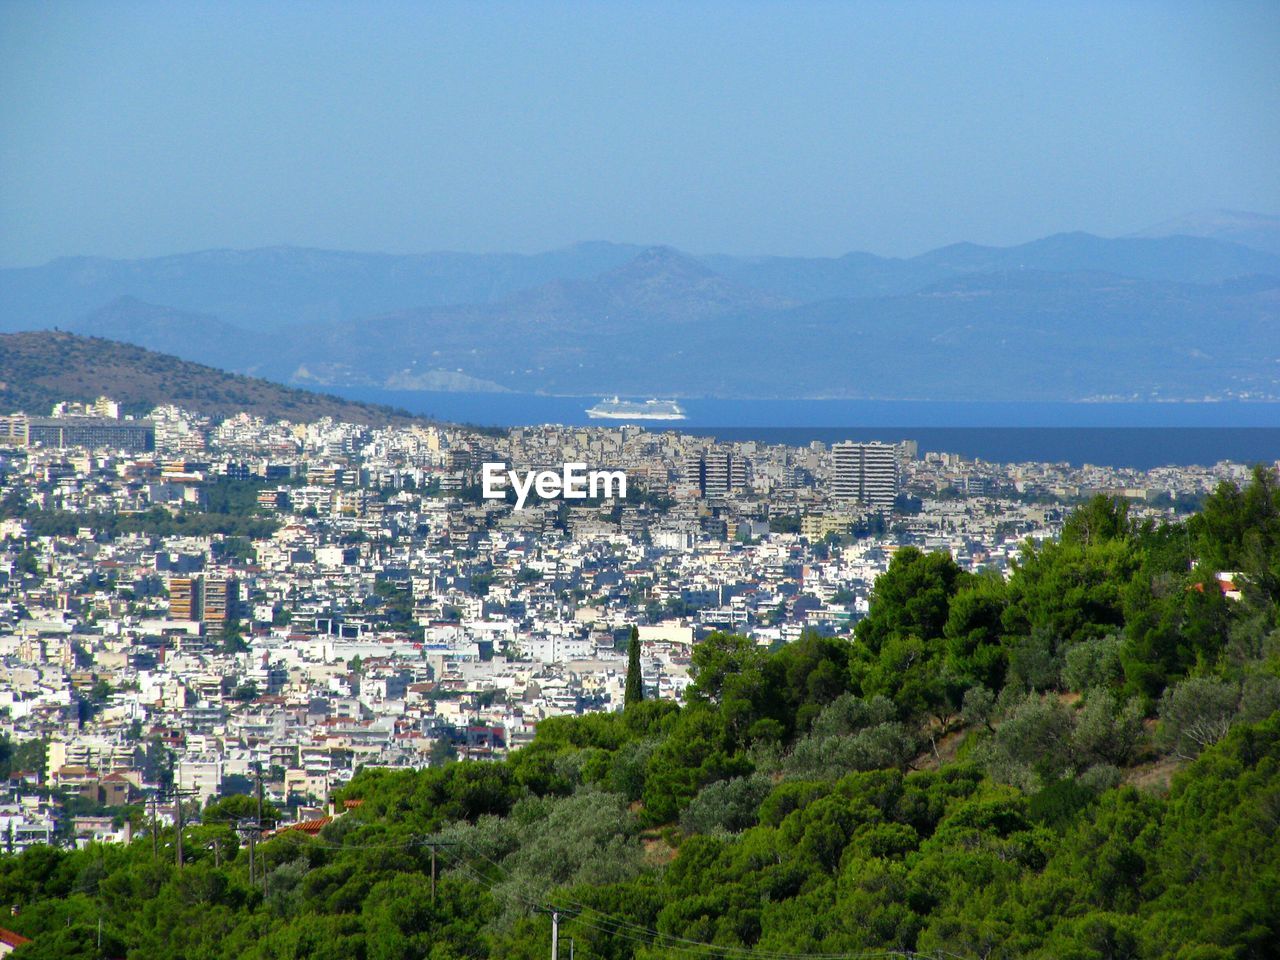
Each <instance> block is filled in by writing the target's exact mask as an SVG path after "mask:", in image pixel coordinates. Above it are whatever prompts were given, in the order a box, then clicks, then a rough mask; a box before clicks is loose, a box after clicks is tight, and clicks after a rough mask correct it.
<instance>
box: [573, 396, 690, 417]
mask: <svg viewBox="0 0 1280 960" xmlns="http://www.w3.org/2000/svg"><path fill="white" fill-rule="evenodd" d="M587 416H588V417H590V418H591V419H592V420H683V419H685V412H684V410H682V409H681V407H680V404H678V403H676V402H675V401H674V400H622V399H620V398H618V397H613V398H610V399H605V400H601V401H600V402H599V403H597V404H596V405H595V406H594V407H591V408H590V409H588V410H587Z"/></svg>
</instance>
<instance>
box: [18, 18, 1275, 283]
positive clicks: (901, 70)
mask: <svg viewBox="0 0 1280 960" xmlns="http://www.w3.org/2000/svg"><path fill="white" fill-rule="evenodd" d="M1277 103H1280V3H1274V2H1264V3H1230V2H1225V0H1219V2H1210V3H1187V2H1164V3H1137V2H1107V3H1068V4H1052V3H1047V2H1045V3H1040V2H1032V0H1027V2H1022V3H992V2H965V3H961V2H936V3H911V2H893V3H856V2H844V3H816V2H815V3H803V2H792V3H789V4H782V3H759V2H748V0H743V2H735V3H727V2H697V0H693V2H688V0H686V2H679V3H551V2H541V3H539V2H528V3H521V4H498V3H460V4H451V3H412V4H401V3H390V2H383V3H377V2H374V3H362V4H355V3H350V4H333V3H307V4H290V3H220V4H216V5H215V4H199V3H168V4H155V3H107V2H99V3H75V4H59V3H52V4H49V3H25V2H9V3H6V4H3V5H0V264H3V265H22V264H34V263H40V262H43V261H45V260H48V259H50V258H52V257H55V256H61V255H70V254H94V255H103V256H113V257H132V256H149V255H160V254H166V253H175V252H182V251H187V250H194V249H202V248H208V247H251V246H263V245H271V244H278V243H291V244H300V245H307V246H323V247H333V248H344V249H361V250H387V251H398V252H421V251H428V250H444V249H453V250H469V251H493V250H519V251H534V250H541V249H549V248H553V247H557V246H562V245H565V244H568V243H572V242H575V241H578V240H591V239H607V240H616V241H623V242H635V243H669V244H673V245H675V246H678V247H681V248H683V249H686V250H690V251H694V252H728V253H765V252H771V253H780V254H803V255H835V254H839V253H843V252H846V251H850V250H869V251H872V252H876V253H884V254H898V255H908V254H913V253H918V252H921V251H923V250H926V249H929V248H931V247H934V246H938V245H941V244H944V243H949V242H953V241H958V240H972V241H976V242H982V243H996V244H1008V243H1016V242H1021V241H1024V240H1029V239H1033V238H1035V237H1037V236H1042V235H1045V234H1048V233H1053V232H1057V231H1061V230H1088V231H1091V232H1095V233H1101V234H1106V235H1115V234H1123V233H1127V232H1130V231H1133V230H1137V229H1140V228H1142V227H1144V226H1147V225H1149V224H1151V223H1154V222H1158V221H1161V220H1165V219H1168V218H1170V217H1172V216H1175V215H1177V214H1180V213H1184V212H1187V211H1190V210H1197V209H1207V208H1214V207H1227V208H1234V209H1244V210H1255V211H1260V212H1267V213H1277V212H1280V174H1278V172H1277V171H1280V109H1278V108H1277Z"/></svg>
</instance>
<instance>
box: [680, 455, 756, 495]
mask: <svg viewBox="0 0 1280 960" xmlns="http://www.w3.org/2000/svg"><path fill="white" fill-rule="evenodd" d="M684 479H685V482H686V483H687V484H688V485H689V486H691V487H697V489H698V493H699V495H700V496H703V497H724V496H728V495H729V494H730V493H732V492H733V491H734V490H742V489H745V488H746V486H747V484H748V473H747V461H746V460H744V459H743V458H742V457H740V456H736V455H735V454H734V453H733V451H731V450H728V449H718V448H715V447H713V448H711V449H709V450H703V451H702V452H701V453H695V454H692V455H691V456H690V457H689V458H688V459H687V460H686V461H685V468H684Z"/></svg>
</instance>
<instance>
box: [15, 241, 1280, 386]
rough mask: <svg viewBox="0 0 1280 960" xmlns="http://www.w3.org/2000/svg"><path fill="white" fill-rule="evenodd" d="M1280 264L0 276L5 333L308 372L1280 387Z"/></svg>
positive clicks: (797, 264)
mask: <svg viewBox="0 0 1280 960" xmlns="http://www.w3.org/2000/svg"><path fill="white" fill-rule="evenodd" d="M1255 219H1256V218H1255ZM1255 225H1256V224H1255ZM1277 278H1280V255H1276V254H1272V253H1267V252H1264V251H1260V250H1256V249H1252V248H1249V247H1245V246H1241V245H1239V244H1237V243H1233V242H1229V241H1226V240H1222V239H1215V238H1212V237H1200V236H1188V235H1181V234H1179V235H1173V236H1167V237H1128V238H1120V239H1107V238H1103V237H1096V236H1092V235H1090V234H1084V233H1064V234H1057V235H1054V236H1051V237H1045V238H1043V239H1040V240H1036V241H1033V242H1031V243H1025V244H1020V245H1018V246H1013V247H987V246H980V245H977V244H968V243H964V244H954V245H951V246H947V247H943V248H940V249H938V250H933V251H930V252H928V253H925V254H922V255H920V256H917V257H911V258H906V259H894V258H885V257H876V256H873V255H871V254H863V253H855V254H848V255H846V256H844V257H839V258H834V259H821V258H809V259H806V258H787V257H765V258H740V257H729V256H720V255H709V256H701V257H693V256H690V255H688V254H685V253H681V252H680V251H678V250H674V249H672V248H670V247H648V248H639V247H628V246H622V245H615V244H607V243H597V244H582V245H578V246H575V247H570V248H567V249H565V250H561V251H555V252H552V253H547V254H539V255H536V256H517V255H508V254H494V255H462V254H431V255H426V256H422V257H399V256H387V255H381V254H350V253H335V252H327V251H317V250H303V249H296V248H273V249H268V250H252V251H244V252H236V251H211V252H206V253H200V254H191V255H188V256H178V257H168V258H161V259H157V260H144V261H134V262H124V261H95V260H83V259H82V260H65V261H56V262H55V263H53V264H49V265H47V266H46V267H42V268H38V269H34V270H7V271H0V329H3V328H4V327H5V325H8V327H9V328H10V329H14V328H24V327H25V328H47V327H49V326H59V327H63V328H69V329H71V330H74V331H79V332H84V333H92V334H96V335H104V336H109V337H111V338H113V339H119V340H122V341H127V342H131V343H135V344H140V345H142V346H146V347H149V348H156V349H160V350H163V351H165V352H169V353H173V354H176V355H180V356H182V357H184V358H186V359H191V360H197V361H200V362H204V363H209V364H212V365H215V366H218V367H222V368H225V369H230V370H236V371H238V372H241V373H247V374H251V375H254V376H262V377H266V378H269V379H273V380H276V381H280V382H288V383H293V384H296V385H302V386H306V387H321V388H323V387H340V386H366V387H383V388H389V389H413V390H469V391H481V390H491V391H497V390H519V391H533V392H536V391H542V392H549V393H563V394H591V393H601V392H606V393H613V392H624V393H644V394H655V393H666V394H676V395H682V396H693V395H719V396H813V395H824V396H846V397H848V396H876V397H885V398H890V397H900V398H902V397H916V398H933V399H943V398H955V399H960V398H965V399H1002V398H1003V399H1010V398H1015V397H1028V398H1030V397H1039V398H1042V399H1050V398H1053V399H1063V400H1069V399H1083V398H1087V397H1092V396H1099V395H1108V396H1126V397H1128V396H1132V397H1156V396H1159V397H1170V396H1176V397H1181V398H1202V397H1204V396H1214V397H1226V396H1278V395H1280V386H1277V383H1276V378H1275V372H1276V371H1277V370H1280V364H1277V363H1276V361H1277V359H1280V358H1277V353H1278V352H1280V338H1277V336H1276V333H1275V331H1276V330H1277V329H1280V326H1278V324H1280V299H1278V297H1277V289H1278V288H1280V279H1277ZM107 294H109V296H108V295H107ZM98 297H103V299H96V298H98ZM85 303H88V304H89V305H88V306H84V308H83V309H80V306H83V305H84V304H85ZM77 310H78V312H76V311H77ZM63 314H69V315H68V316H67V317H65V318H63V319H58V320H54V319H50V318H55V317H63ZM1269 364H1270V366H1269Z"/></svg>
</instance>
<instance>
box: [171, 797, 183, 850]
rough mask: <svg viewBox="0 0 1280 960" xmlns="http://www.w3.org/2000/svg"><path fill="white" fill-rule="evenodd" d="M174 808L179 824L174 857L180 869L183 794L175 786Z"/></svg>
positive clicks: (176, 821)
mask: <svg viewBox="0 0 1280 960" xmlns="http://www.w3.org/2000/svg"><path fill="white" fill-rule="evenodd" d="M173 809H174V818H175V819H174V822H175V824H176V825H177V828H178V829H177V832H176V836H177V843H176V844H175V845H174V858H175V859H176V861H177V864H178V869H179V870H181V869H182V794H181V793H180V792H179V791H178V790H177V788H176V787H175V788H174V791H173Z"/></svg>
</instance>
